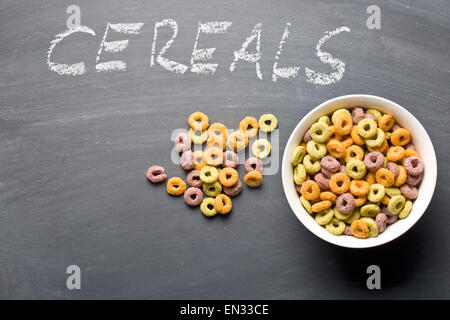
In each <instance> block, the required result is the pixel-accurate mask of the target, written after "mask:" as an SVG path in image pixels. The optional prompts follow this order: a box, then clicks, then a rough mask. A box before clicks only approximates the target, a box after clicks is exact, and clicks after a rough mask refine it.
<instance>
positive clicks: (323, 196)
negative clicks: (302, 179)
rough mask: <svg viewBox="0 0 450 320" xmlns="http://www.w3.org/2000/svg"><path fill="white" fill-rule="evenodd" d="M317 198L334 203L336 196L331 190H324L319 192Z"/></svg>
mask: <svg viewBox="0 0 450 320" xmlns="http://www.w3.org/2000/svg"><path fill="white" fill-rule="evenodd" d="M319 198H320V200H322V201H325V200H328V201H331V203H335V202H336V199H337V196H336V195H335V194H334V193H333V192H330V191H324V192H321V193H320V196H319Z"/></svg>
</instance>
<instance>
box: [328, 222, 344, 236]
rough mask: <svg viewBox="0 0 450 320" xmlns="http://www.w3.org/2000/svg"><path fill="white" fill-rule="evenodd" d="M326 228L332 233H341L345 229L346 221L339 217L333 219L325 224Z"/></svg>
mask: <svg viewBox="0 0 450 320" xmlns="http://www.w3.org/2000/svg"><path fill="white" fill-rule="evenodd" d="M325 229H327V231H328V232H329V233H331V234H334V235H340V234H343V233H344V231H345V223H344V222H342V221H340V220H338V219H333V220H331V222H330V223H328V224H327V225H326V226H325Z"/></svg>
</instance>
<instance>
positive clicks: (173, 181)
mask: <svg viewBox="0 0 450 320" xmlns="http://www.w3.org/2000/svg"><path fill="white" fill-rule="evenodd" d="M185 191H186V183H185V182H184V181H183V180H182V179H181V178H179V177H173V178H170V179H169V180H168V181H167V193H168V194H170V195H172V196H179V195H181V194H183V193H184V192H185Z"/></svg>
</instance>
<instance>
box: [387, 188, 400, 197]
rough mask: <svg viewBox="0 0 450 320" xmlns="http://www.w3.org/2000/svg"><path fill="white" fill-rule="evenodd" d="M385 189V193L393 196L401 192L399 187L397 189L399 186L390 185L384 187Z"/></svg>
mask: <svg viewBox="0 0 450 320" xmlns="http://www.w3.org/2000/svg"><path fill="white" fill-rule="evenodd" d="M385 190H386V194H387V195H388V196H389V197H393V196H396V195H399V194H402V193H401V192H400V189H399V188H394V187H391V188H385Z"/></svg>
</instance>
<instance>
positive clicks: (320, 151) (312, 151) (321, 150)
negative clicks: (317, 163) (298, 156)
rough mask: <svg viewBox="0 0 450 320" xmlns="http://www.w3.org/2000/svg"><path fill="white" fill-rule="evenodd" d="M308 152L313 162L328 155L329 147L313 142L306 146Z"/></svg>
mask: <svg viewBox="0 0 450 320" xmlns="http://www.w3.org/2000/svg"><path fill="white" fill-rule="evenodd" d="M306 151H307V152H308V154H309V155H310V156H311V158H312V159H313V160H318V159H322V158H323V157H324V156H325V155H326V154H327V147H326V145H325V144H323V143H318V142H316V141H314V140H311V141H308V143H307V144H306Z"/></svg>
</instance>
